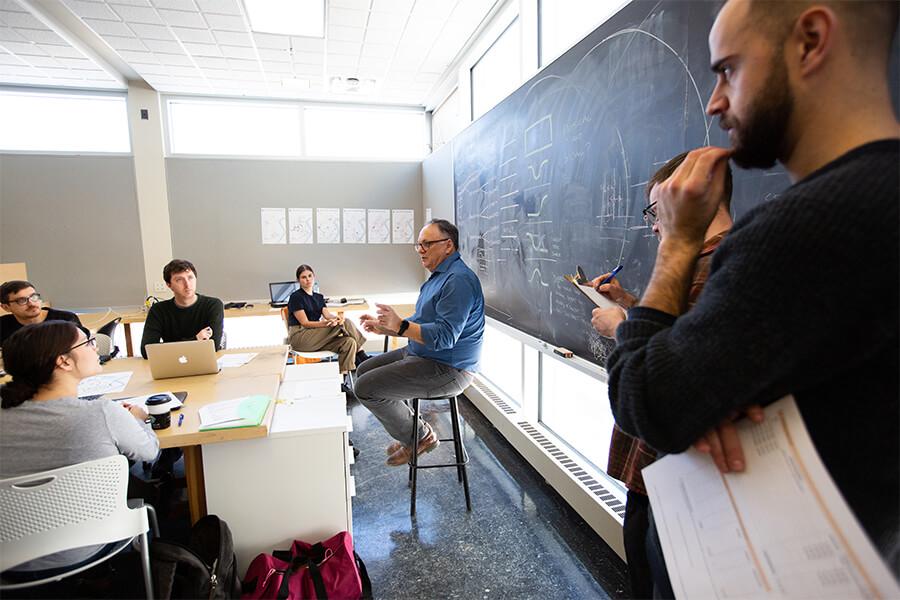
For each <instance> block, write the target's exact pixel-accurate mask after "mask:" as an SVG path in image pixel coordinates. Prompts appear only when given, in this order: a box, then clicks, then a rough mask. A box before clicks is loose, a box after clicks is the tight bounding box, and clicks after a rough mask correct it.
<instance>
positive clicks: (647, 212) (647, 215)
mask: <svg viewBox="0 0 900 600" xmlns="http://www.w3.org/2000/svg"><path fill="white" fill-rule="evenodd" d="M641 214H643V215H644V222H646V223H647V225H653V224H654V223H656V219H657V217H656V202H651V203H650V204H648V205H647V207H646V208H645V209H644V210H642V211H641Z"/></svg>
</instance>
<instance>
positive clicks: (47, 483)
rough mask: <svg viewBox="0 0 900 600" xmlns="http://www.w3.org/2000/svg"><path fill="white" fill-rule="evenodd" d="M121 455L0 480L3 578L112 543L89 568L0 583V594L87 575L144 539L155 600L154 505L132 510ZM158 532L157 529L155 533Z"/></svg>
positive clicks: (149, 592)
mask: <svg viewBox="0 0 900 600" xmlns="http://www.w3.org/2000/svg"><path fill="white" fill-rule="evenodd" d="M127 489H128V461H127V460H126V459H125V457H124V456H122V455H116V456H110V457H107V458H101V459H98V460H92V461H88V462H84V463H80V464H77V465H72V466H69V467H61V468H59V469H53V470H51V471H44V472H41V473H34V474H32V475H23V476H20V477H12V478H10V479H3V480H0V506H2V507H3V510H2V511H0V573H2V572H5V571H7V570H8V569H11V568H13V567H15V566H17V565H21V564H22V563H25V562H28V561H30V560H33V559H36V558H40V557H42V556H47V555H49V554H54V553H56V552H61V551H63V550H71V549H74V548H79V547H82V546H93V545H99V544H107V545H108V547H107V548H104V549H103V554H102V555H101V556H99V557H92V558H91V560H90V561H89V562H88V563H87V564H80V563H79V564H78V565H76V566H74V567H73V568H72V569H71V570H68V571H64V572H62V573H59V574H56V575H52V576H49V577H46V578H43V579H39V580H37V581H26V582H12V581H7V580H6V579H0V592H3V591H7V590H14V589H21V588H27V587H34V586H38V585H43V584H46V583H50V582H53V581H59V580H61V579H64V578H66V577H69V576H71V575H75V574H76V573H80V572H82V571H86V570H87V569H90V568H91V567H93V566H95V565H98V564H100V563H101V562H103V561H105V560H108V559H109V558H112V557H113V556H115V555H116V554H118V553H119V552H121V551H122V550H124V549H125V548H127V547H128V546H129V545H130V544H131V543H132V541H133V540H135V539H136V538H137V539H139V540H140V541H139V546H140V551H141V565H142V570H143V575H144V592H145V594H146V596H147V598H148V599H150V598H153V583H152V580H151V578H150V551H149V547H148V545H147V544H148V536H147V530H148V529H149V528H150V525H149V519H148V516H147V515H148V513H149V512H150V511H149V506H147V505H142V506H140V507H137V508H129V506H128V504H127V500H126V494H127ZM154 529H155V528H154Z"/></svg>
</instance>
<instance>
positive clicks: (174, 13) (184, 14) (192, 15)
mask: <svg viewBox="0 0 900 600" xmlns="http://www.w3.org/2000/svg"><path fill="white" fill-rule="evenodd" d="M159 14H160V16H161V17H162V18H163V20H164V21H165V22H166V23H168V24H169V25H172V26H173V27H194V28H195V29H206V28H208V25H207V24H206V21H204V20H203V17H202V16H201V15H200V13H198V12H196V11H186V10H160V11H159Z"/></svg>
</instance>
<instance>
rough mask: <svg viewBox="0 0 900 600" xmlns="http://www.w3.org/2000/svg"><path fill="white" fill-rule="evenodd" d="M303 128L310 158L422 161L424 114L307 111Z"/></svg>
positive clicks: (336, 110) (374, 110) (424, 139)
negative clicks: (304, 128)
mask: <svg viewBox="0 0 900 600" xmlns="http://www.w3.org/2000/svg"><path fill="white" fill-rule="evenodd" d="M304 125H305V127H306V154H307V156H310V157H328V158H332V157H342V158H376V159H379V158H380V159H388V160H398V159H399V160H421V159H422V158H423V157H424V156H425V154H426V149H427V148H426V133H427V130H426V128H425V113H424V112H423V111H413V110H409V111H406V110H378V109H371V110H362V109H351V108H312V107H308V108H306V109H305V110H304Z"/></svg>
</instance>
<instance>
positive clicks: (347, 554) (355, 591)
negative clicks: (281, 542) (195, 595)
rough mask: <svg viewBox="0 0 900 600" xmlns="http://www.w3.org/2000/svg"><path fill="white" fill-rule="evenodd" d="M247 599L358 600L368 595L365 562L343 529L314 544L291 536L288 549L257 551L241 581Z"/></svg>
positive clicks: (369, 592)
mask: <svg viewBox="0 0 900 600" xmlns="http://www.w3.org/2000/svg"><path fill="white" fill-rule="evenodd" d="M243 590H244V594H243V596H242V597H243V598H245V599H247V600H256V599H258V598H259V599H277V600H312V599H314V598H315V599H317V600H325V599H327V598H331V599H332V600H359V599H371V598H372V582H371V581H369V574H368V573H367V572H366V565H365V564H364V563H363V561H362V559H361V558H359V555H358V554H356V552H354V551H353V539H352V538H351V537H350V534H349V533H347V532H346V531H342V532H341V533H338V534H337V535H334V536H332V537H330V538H328V539H327V540H325V541H324V542H320V543H318V544H307V543H306V542H301V541H300V540H294V543H293V545H292V546H291V549H290V551H289V552H288V551H281V552H279V551H275V552H274V553H273V554H260V555H259V556H257V557H256V558H254V559H253V562H251V563H250V567H249V568H248V569H247V574H246V575H245V576H244V582H243Z"/></svg>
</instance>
